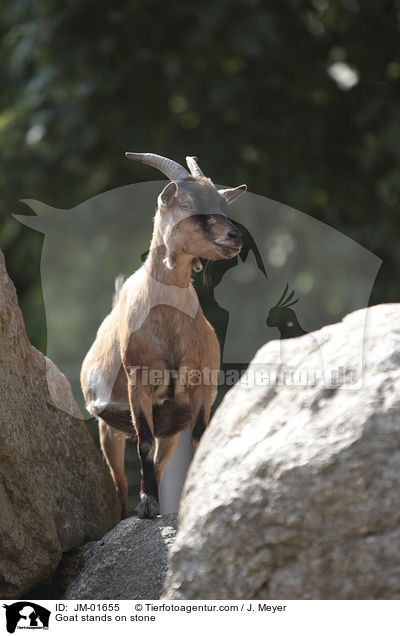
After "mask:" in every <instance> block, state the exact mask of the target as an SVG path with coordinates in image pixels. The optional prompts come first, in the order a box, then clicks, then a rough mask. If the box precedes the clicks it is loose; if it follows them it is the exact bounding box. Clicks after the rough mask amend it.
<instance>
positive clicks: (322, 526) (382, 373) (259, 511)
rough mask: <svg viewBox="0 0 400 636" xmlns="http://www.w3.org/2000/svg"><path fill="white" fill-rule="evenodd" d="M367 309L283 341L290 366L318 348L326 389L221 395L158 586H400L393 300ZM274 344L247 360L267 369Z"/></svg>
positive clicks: (212, 592)
mask: <svg viewBox="0 0 400 636" xmlns="http://www.w3.org/2000/svg"><path fill="white" fill-rule="evenodd" d="M366 312H367V310H360V311H357V312H354V313H353V314H350V315H348V316H347V317H346V318H345V319H344V320H343V322H341V323H340V324H336V325H330V326H327V327H325V328H323V329H322V330H320V331H319V332H316V333H315V334H314V336H313V337H310V336H303V337H299V338H295V339H293V340H287V341H285V357H286V359H287V360H289V361H290V362H291V364H292V366H294V367H296V368H298V367H300V366H301V365H303V366H304V363H305V362H306V364H307V365H309V366H311V367H312V366H313V362H314V361H315V357H316V356H317V355H318V356H319V357H320V358H321V353H322V358H323V361H324V363H325V364H326V365H327V366H328V367H329V368H330V369H331V370H332V369H336V370H337V371H338V372H337V373H336V376H335V381H334V382H333V383H332V385H331V386H329V387H328V388H327V387H326V386H323V385H321V384H319V383H318V382H310V384H308V385H303V386H301V385H297V386H288V385H284V384H283V385H275V386H274V385H271V384H264V385H257V386H256V385H255V383H252V381H250V382H249V383H248V385H247V386H246V384H244V383H241V384H237V385H235V387H234V388H233V389H232V390H231V391H230V392H229V393H228V394H227V395H226V397H225V399H224V401H223V403H222V404H221V406H220V408H219V409H218V410H217V412H216V415H215V417H214V418H213V420H212V422H211V424H210V426H209V428H208V430H207V431H206V433H205V435H204V437H203V439H202V441H201V444H200V446H199V449H198V452H197V454H196V456H195V458H194V461H193V463H192V465H191V468H190V471H189V475H188V478H187V481H186V484H185V489H184V494H183V500H182V501H181V506H180V511H179V530H178V533H177V536H176V540H175V543H174V546H173V548H172V550H171V553H170V561H169V568H170V569H169V574H168V576H167V579H166V585H165V592H164V594H165V597H166V598H169V599H199V598H200V599H209V598H220V599H224V598H227V599H238V598H247V599H255V598H264V599H277V598H284V599H393V598H397V599H398V598H400V328H399V327H398V325H399V324H400V305H395V304H393V305H381V306H376V307H373V308H370V309H368V312H367V315H366ZM365 318H366V320H365ZM364 323H365V325H366V328H365V333H364ZM360 338H361V339H362V338H363V339H364V346H363V349H364V359H363V363H364V366H363V374H362V381H360V382H357V374H356V373H354V369H355V367H357V366H358V360H357V355H356V353H355V350H354V345H355V343H359V342H360ZM317 342H318V343H319V345H316V343H317ZM281 353H282V350H281V343H279V341H275V342H270V343H268V344H267V345H265V346H264V347H263V348H262V349H260V351H259V352H258V353H257V355H256V357H255V359H254V360H253V365H252V366H253V368H257V369H258V370H260V369H264V370H265V372H266V373H265V376H264V377H267V375H268V372H269V371H270V369H271V364H273V363H277V364H279V363H280V360H281ZM349 378H350V381H349Z"/></svg>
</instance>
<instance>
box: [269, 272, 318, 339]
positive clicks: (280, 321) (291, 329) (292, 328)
mask: <svg viewBox="0 0 400 636" xmlns="http://www.w3.org/2000/svg"><path fill="white" fill-rule="evenodd" d="M288 290H289V284H288V283H286V287H285V289H284V291H283V294H282V296H281V297H280V299H279V300H278V302H277V303H276V305H274V307H272V308H271V309H270V311H269V314H268V318H267V325H268V327H278V329H279V331H280V334H281V340H284V339H286V338H297V336H303V335H304V334H306V333H308V331H305V330H304V329H303V327H302V326H301V325H300V323H299V321H298V320H297V316H296V313H295V312H294V310H293V309H290V307H292V306H293V305H295V304H296V303H298V302H299V299H298V298H297V299H296V300H292V298H293V296H294V290H293V291H292V292H291V293H290V294H289V296H288V297H287V298H286V294H287V292H288Z"/></svg>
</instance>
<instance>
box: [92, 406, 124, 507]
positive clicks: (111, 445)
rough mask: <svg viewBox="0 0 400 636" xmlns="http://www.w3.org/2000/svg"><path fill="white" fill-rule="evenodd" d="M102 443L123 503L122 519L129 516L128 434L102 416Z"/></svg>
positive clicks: (121, 503)
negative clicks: (126, 456) (126, 454)
mask: <svg viewBox="0 0 400 636" xmlns="http://www.w3.org/2000/svg"><path fill="white" fill-rule="evenodd" d="M97 419H98V422H99V435H100V445H101V448H102V451H103V454H104V457H105V459H106V462H107V464H108V467H109V469H110V472H111V476H112V478H113V481H114V484H115V488H116V490H117V493H118V498H119V502H120V505H121V519H125V518H126V517H129V510H128V482H127V479H126V475H125V468H124V464H125V442H126V435H125V434H124V433H121V432H120V431H118V429H116V428H114V427H113V426H110V425H109V424H107V422H105V421H104V420H103V419H101V418H100V417H98V418H97Z"/></svg>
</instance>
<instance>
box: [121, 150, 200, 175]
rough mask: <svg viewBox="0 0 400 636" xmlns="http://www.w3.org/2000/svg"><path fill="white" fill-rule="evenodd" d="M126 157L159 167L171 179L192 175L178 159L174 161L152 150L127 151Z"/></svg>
mask: <svg viewBox="0 0 400 636" xmlns="http://www.w3.org/2000/svg"><path fill="white" fill-rule="evenodd" d="M125 157H127V158H128V159H133V160H134V161H140V163H145V164H146V165H147V166H152V167H153V168H157V170H159V171H160V172H162V173H163V174H165V176H167V177H168V179H170V180H171V181H175V180H176V179H186V178H187V177H189V176H190V175H189V173H188V171H187V170H186V168H183V166H181V165H180V164H179V163H176V161H172V159H167V158H166V157H162V156H161V155H154V154H153V153H152V152H126V153H125Z"/></svg>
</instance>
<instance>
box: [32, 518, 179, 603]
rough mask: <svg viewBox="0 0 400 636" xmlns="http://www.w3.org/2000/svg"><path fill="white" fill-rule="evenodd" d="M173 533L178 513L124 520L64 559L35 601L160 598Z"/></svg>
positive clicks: (42, 587) (37, 594)
mask: <svg viewBox="0 0 400 636" xmlns="http://www.w3.org/2000/svg"><path fill="white" fill-rule="evenodd" d="M175 530H176V514H172V515H165V516H162V517H156V519H138V518H136V517H131V518H130V519H124V521H121V523H119V524H118V525H117V526H116V527H115V528H113V529H112V530H111V531H110V532H109V533H108V534H106V535H105V536H104V537H103V538H102V539H101V540H100V541H97V542H93V543H89V544H87V545H86V546H83V547H82V548H78V549H76V550H73V551H72V552H71V553H70V554H68V555H65V557H64V558H63V560H62V562H61V564H60V566H59V568H58V570H57V572H56V575H55V577H54V579H53V580H52V581H51V582H50V583H49V584H47V585H45V586H41V587H40V588H39V589H37V590H35V598H40V599H45V598H51V599H78V600H80V599H158V598H160V594H161V591H162V586H163V581H164V577H165V573H166V569H167V554H168V549H169V548H170V546H171V544H172V541H173V539H174V537H175ZM30 598H32V596H31V597H30Z"/></svg>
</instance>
